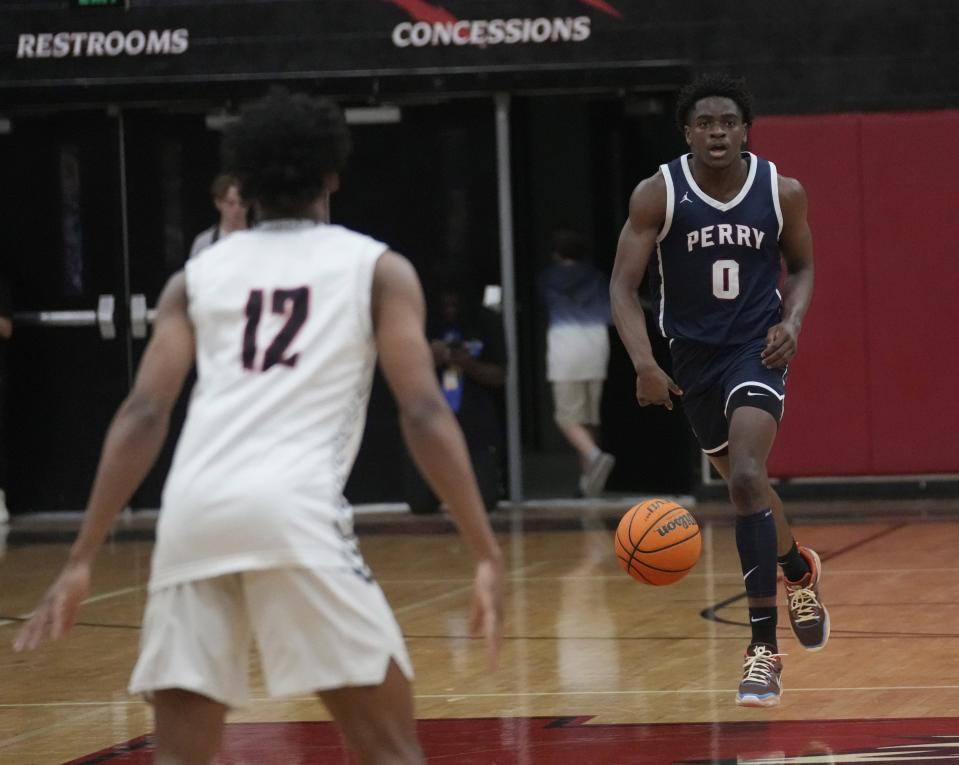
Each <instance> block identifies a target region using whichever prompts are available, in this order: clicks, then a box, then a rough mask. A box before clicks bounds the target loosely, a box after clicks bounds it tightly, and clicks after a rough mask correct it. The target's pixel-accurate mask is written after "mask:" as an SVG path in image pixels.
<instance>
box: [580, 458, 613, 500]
mask: <svg viewBox="0 0 959 765" xmlns="http://www.w3.org/2000/svg"><path fill="white" fill-rule="evenodd" d="M615 466H616V458H615V457H614V456H613V455H612V454H608V453H607V452H600V453H599V454H597V455H596V456H595V457H594V458H593V461H592V462H590V463H589V467H587V468H586V472H585V473H583V475H582V476H580V479H579V490H580V492H581V493H582V495H583V496H584V497H598V496H599V495H600V494H602V493H603V489H604V488H606V479H607V478H609V474H610V473H611V472H612V471H613V468H614V467H615Z"/></svg>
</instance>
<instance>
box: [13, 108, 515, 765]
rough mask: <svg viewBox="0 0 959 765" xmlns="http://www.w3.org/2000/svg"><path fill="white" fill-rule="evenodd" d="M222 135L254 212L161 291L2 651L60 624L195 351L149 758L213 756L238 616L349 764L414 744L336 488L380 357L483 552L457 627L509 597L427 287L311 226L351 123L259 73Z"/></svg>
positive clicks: (52, 632) (379, 608)
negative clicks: (332, 728)
mask: <svg viewBox="0 0 959 765" xmlns="http://www.w3.org/2000/svg"><path fill="white" fill-rule="evenodd" d="M224 144H225V148H226V152H225V154H226V157H227V164H228V165H229V168H230V170H233V171H235V172H236V174H237V176H238V178H239V179H240V183H241V187H242V189H243V193H244V196H245V197H246V198H247V199H250V200H251V201H253V202H254V203H255V206H256V210H257V220H258V221H259V223H258V225H257V226H256V227H255V228H254V229H252V230H248V231H238V232H236V233H234V234H232V235H231V236H230V237H228V238H225V239H222V240H221V241H219V242H217V243H216V244H214V245H213V246H212V247H210V248H208V249H206V250H204V251H203V252H202V253H201V254H200V255H198V256H197V257H194V258H191V259H190V260H189V261H188V262H187V265H186V267H185V269H184V271H182V272H180V273H177V274H176V275H174V276H173V277H172V279H171V280H170V282H169V283H168V284H167V286H166V288H165V289H164V291H163V294H162V295H161V297H160V302H159V306H158V309H157V319H156V324H155V326H154V330H153V336H152V338H151V340H150V343H149V345H148V346H147V349H146V351H145V353H144V356H143V360H142V362H141V363H140V368H139V371H138V373H137V379H136V382H135V384H134V386H133V390H132V392H131V393H130V395H129V396H128V398H127V400H126V401H125V402H124V403H123V404H122V405H121V407H120V409H119V411H118V412H117V414H116V417H115V418H114V420H113V423H112V424H111V426H110V430H109V432H108V433H107V437H106V442H105V443H104V447H103V453H102V456H101V459H100V465H99V468H98V471H97V475H96V479H95V481H94V485H93V489H92V492H91V495H90V500H89V504H88V507H87V512H86V515H85V517H84V522H83V527H82V529H81V531H80V534H79V537H78V539H77V541H76V542H75V543H74V545H73V547H72V549H71V552H70V556H69V559H68V561H67V563H66V565H65V566H64V569H63V572H62V573H61V575H60V576H59V577H58V579H57V580H56V581H55V582H54V584H53V585H52V586H51V588H50V589H49V590H48V592H47V594H46V595H45V597H44V598H43V600H42V601H41V603H40V605H39V606H38V608H37V610H36V612H35V613H34V614H33V616H32V617H31V618H30V619H29V620H28V621H27V623H26V624H25V625H24V627H23V628H22V630H21V631H20V633H19V635H18V637H17V639H16V642H15V648H16V650H18V651H20V650H31V649H34V648H36V647H38V646H39V645H40V644H42V643H43V642H45V641H47V640H55V639H57V638H59V637H62V636H63V635H64V634H65V633H66V632H68V631H69V630H70V628H71V627H72V625H73V623H74V620H75V619H76V615H77V610H78V608H79V606H80V604H81V602H82V601H83V599H84V598H85V596H86V593H87V592H88V591H89V587H90V576H91V570H92V567H93V562H94V559H95V556H96V553H97V550H98V549H99V547H100V545H101V544H102V542H103V540H104V538H105V537H106V535H107V533H108V532H109V530H110V528H111V525H112V522H113V520H114V518H115V517H116V515H117V514H118V513H119V512H120V510H121V509H122V508H123V507H124V506H125V505H126V503H127V502H128V500H129V499H130V497H131V495H132V494H133V492H134V491H135V489H136V488H137V486H138V484H139V483H140V481H141V480H142V479H143V477H144V476H145V475H146V474H147V472H148V471H149V469H150V467H151V465H152V464H153V462H154V460H155V459H156V457H157V455H158V454H159V451H160V449H161V447H162V446H163V442H164V439H165V436H166V432H167V425H168V422H169V417H170V410H171V409H172V407H173V405H174V403H175V402H176V400H177V396H178V395H179V392H180V388H181V387H182V385H183V381H184V379H185V377H186V375H187V373H188V372H189V371H190V369H191V367H192V366H193V364H194V360H196V365H197V374H198V382H197V385H196V387H195V388H194V389H193V394H192V397H191V399H190V410H189V413H188V415H187V419H186V424H185V426H184V429H183V433H182V435H181V437H180V441H179V443H178V444H177V451H176V457H175V459H174V463H173V467H172V468H171V471H170V474H169V476H168V478H167V482H166V485H165V487H164V491H163V507H162V508H161V511H160V520H159V522H158V526H157V543H156V546H155V548H154V552H153V561H152V568H151V574H150V583H149V597H148V600H147V606H146V612H145V614H144V625H143V631H142V636H141V647H140V657H139V660H138V662H137V666H136V669H135V670H134V673H133V678H132V680H131V683H130V691H131V692H132V693H142V694H144V695H145V696H146V697H147V698H148V699H149V700H150V701H151V702H152V703H153V706H154V712H155V717H156V734H155V736H154V740H155V744H156V757H155V762H156V763H158V764H160V765H200V764H201V763H202V764H205V763H209V762H212V761H213V759H214V757H215V754H216V752H217V750H218V749H219V745H220V739H221V737H222V733H223V724H224V717H225V714H226V711H227V709H229V708H231V707H238V706H246V705H247V704H248V703H249V688H248V680H247V665H248V657H249V648H250V644H251V642H252V640H253V638H254V636H255V639H256V643H257V646H258V648H259V652H260V656H261V664H262V668H263V675H264V679H265V682H266V686H267V690H268V692H269V693H270V695H273V696H276V695H283V696H287V695H303V694H307V693H309V694H316V695H317V696H318V697H319V698H320V699H322V701H323V703H324V704H325V705H326V707H327V708H328V709H329V710H330V713H331V714H332V715H333V718H334V719H335V720H336V722H337V724H338V725H339V726H340V728H341V730H342V731H343V733H344V735H345V737H346V739H347V741H348V742H349V744H350V746H351V747H352V748H353V750H354V751H355V752H356V755H357V758H358V760H359V761H360V762H362V763H367V764H375V765H379V764H380V763H396V764H397V765H399V763H403V765H419V764H420V763H422V762H424V758H423V753H422V751H421V749H420V746H419V743H418V741H417V739H416V726H415V721H414V717H413V697H412V692H411V685H410V678H411V675H412V670H411V667H410V661H409V657H408V655H407V652H406V648H405V646H404V645H403V638H402V634H401V632H400V629H399V625H398V624H397V623H396V620H395V619H394V617H393V615H392V613H391V611H390V609H389V605H388V604H387V602H386V599H385V597H384V596H383V593H382V591H381V590H380V588H379V585H378V584H377V583H376V582H375V581H374V580H373V578H372V576H371V574H370V571H369V569H367V567H366V565H365V563H364V562H363V559H362V556H361V555H360V552H359V549H358V546H357V541H356V538H355V536H354V534H353V531H352V527H353V524H352V510H351V508H350V506H349V504H348V503H347V502H346V500H345V499H344V497H343V494H342V491H343V486H344V484H345V483H346V478H347V476H348V474H349V471H350V468H351V466H352V464H353V460H354V458H355V456H356V452H357V449H358V448H359V443H360V438H361V436H362V433H363V425H364V420H365V416H366V405H367V401H368V399H369V392H370V384H371V381H372V375H373V367H374V365H375V363H376V360H377V356H378V357H379V365H380V368H381V369H382V371H383V373H384V376H385V377H386V380H387V382H388V383H389V385H390V388H391V390H392V391H393V394H394V396H395V398H396V401H397V408H398V410H399V416H400V423H401V426H402V430H403V434H404V436H405V438H406V442H407V445H408V446H409V448H410V451H411V453H412V455H413V457H414V459H415V461H416V463H417V465H419V467H420V469H421V470H422V471H423V473H424V475H425V476H426V478H427V480H428V481H429V482H430V484H431V486H432V488H433V490H434V491H435V492H436V494H437V495H438V496H440V497H441V498H442V499H443V500H444V501H445V502H446V503H447V506H448V507H449V511H450V514H451V516H452V517H453V518H454V520H455V521H456V523H457V525H458V527H459V530H460V533H461V535H462V537H463V540H464V542H465V543H466V546H467V547H468V548H469V549H470V551H471V552H472V553H473V555H474V557H475V558H476V570H475V572H476V573H475V579H474V589H473V593H474V607H473V628H474V631H475V633H476V634H478V635H480V634H481V635H483V636H484V637H485V638H486V643H487V647H488V649H489V651H490V658H491V659H495V653H496V650H497V648H498V646H499V641H500V620H501V614H502V597H503V595H502V593H503V562H502V555H501V553H500V550H499V546H498V545H497V542H496V539H495V538H494V537H493V533H492V530H491V528H490V525H489V521H488V519H487V517H486V510H485V508H484V507H483V503H482V500H481V498H480V493H479V489H478V488H477V485H476V479H475V477H474V475H473V471H472V470H471V468H470V461H469V454H468V452H467V450H466V445H465V442H464V439H463V434H462V432H461V431H460V429H459V427H458V425H457V422H456V419H455V418H454V416H453V413H452V412H451V411H450V408H449V406H448V405H447V403H446V401H445V400H444V398H443V394H442V393H441V392H440V389H439V386H438V384H437V380H436V373H435V371H434V366H433V358H432V354H431V352H430V347H429V344H428V343H427V340H426V336H425V334H424V321H425V308H424V302H423V294H422V291H421V289H420V284H419V281H418V279H417V277H416V272H415V271H414V270H413V267H412V266H411V265H410V264H409V262H408V261H407V260H405V259H404V258H402V257H401V256H399V255H397V254H396V253H394V252H391V251H390V250H389V248H388V247H387V246H386V245H385V244H383V243H381V242H377V241H375V240H373V239H371V238H370V237H367V236H364V235H362V234H358V233H356V232H353V231H350V230H348V229H345V228H343V227H341V226H334V225H326V224H325V221H326V220H327V219H328V212H329V207H328V199H329V195H330V193H331V192H333V191H334V190H335V189H336V188H337V185H338V183H339V172H340V170H341V169H342V167H343V165H344V163H345V161H346V157H347V154H348V151H349V144H350V142H349V134H348V132H347V127H346V123H345V121H344V119H343V115H342V112H341V111H340V109H339V108H338V107H337V106H335V105H334V104H332V103H330V102H328V101H323V100H319V99H313V98H309V97H306V96H301V95H290V94H288V93H286V92H285V91H274V92H273V93H271V94H270V95H268V96H266V97H265V98H263V99H261V100H260V101H257V102H255V103H254V104H252V105H250V106H248V107H247V108H246V109H244V111H243V114H242V117H241V119H240V121H239V123H238V124H237V125H236V126H234V127H232V128H231V129H230V131H229V132H228V133H227V135H226V137H225V139H224Z"/></svg>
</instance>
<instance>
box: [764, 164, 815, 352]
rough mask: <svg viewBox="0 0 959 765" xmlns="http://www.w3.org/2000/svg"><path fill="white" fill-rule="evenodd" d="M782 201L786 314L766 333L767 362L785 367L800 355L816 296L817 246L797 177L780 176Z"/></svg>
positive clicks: (782, 250)
mask: <svg viewBox="0 0 959 765" xmlns="http://www.w3.org/2000/svg"><path fill="white" fill-rule="evenodd" d="M779 203H780V206H781V207H782V211H783V231H782V234H781V235H780V237H779V249H780V251H781V252H782V256H783V260H784V261H785V262H786V281H785V284H784V285H783V318H782V321H781V322H780V323H779V324H776V325H775V326H772V327H770V328H769V331H768V332H767V333H766V347H765V349H764V350H763V353H762V359H763V364H764V365H765V366H767V367H770V368H783V367H785V366H786V365H787V364H788V363H789V362H790V361H791V360H792V358H793V357H794V356H795V355H796V351H797V350H798V343H799V330H800V329H801V328H802V321H803V317H805V315H806V311H807V310H808V308H809V303H810V301H811V300H812V290H813V277H814V269H813V254H812V252H813V247H812V232H811V231H810V230H809V221H808V220H807V218H806V212H807V209H808V201H807V199H806V192H805V190H804V189H803V187H802V185H800V183H799V181H797V180H795V179H794V178H785V177H783V176H779Z"/></svg>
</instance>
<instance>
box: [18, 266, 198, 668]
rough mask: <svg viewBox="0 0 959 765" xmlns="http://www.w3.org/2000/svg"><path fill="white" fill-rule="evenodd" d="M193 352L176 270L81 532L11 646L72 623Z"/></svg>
mask: <svg viewBox="0 0 959 765" xmlns="http://www.w3.org/2000/svg"><path fill="white" fill-rule="evenodd" d="M193 356H194V344H193V325H192V324H191V322H190V319H189V317H188V315H187V297H186V281H185V277H184V275H183V273H182V272H181V273H178V274H176V275H175V276H174V277H173V278H171V279H170V281H169V283H168V284H167V286H166V288H165V289H164V290H163V294H162V295H161V297H160V302H159V305H158V306H157V318H156V323H155V325H154V330H153V336H152V338H151V339H150V342H149V343H148V344H147V347H146V351H145V352H144V355H143V360H142V361H141V362H140V369H139V371H138V372H137V378H136V382H135V383H134V386H133V390H132V391H131V392H130V395H129V396H127V398H126V400H125V401H124V402H123V403H122V404H121V405H120V408H119V409H118V410H117V413H116V415H114V418H113V422H112V423H111V424H110V429H109V430H108V431H107V436H106V440H105V441H104V444H103V451H102V453H101V455H100V464H99V466H98V468H97V473H96V478H95V479H94V482H93V489H92V490H91V492H90V498H89V500H88V502H87V509H86V514H85V515H84V518H83V526H82V527H81V529H80V534H79V536H78V537H77V540H76V542H74V544H73V547H72V548H71V550H70V557H69V559H68V561H67V563H66V565H65V566H64V568H63V571H62V572H61V573H60V576H59V577H58V578H57V579H56V580H55V581H54V583H53V585H51V587H50V589H49V590H47V592H46V594H45V595H44V597H43V599H42V600H41V601H40V605H39V606H38V607H37V609H36V611H34V613H33V615H32V616H31V617H30V619H29V620H28V621H27V622H26V624H24V626H23V628H22V629H21V630H20V632H19V634H18V635H17V638H16V640H15V642H14V648H15V649H16V650H17V651H23V650H31V649H34V648H36V647H38V646H39V645H40V644H41V643H43V642H44V641H46V640H56V639H58V638H60V637H62V636H63V635H64V634H66V633H67V632H68V631H69V630H70V628H71V627H72V626H73V622H74V621H75V619H76V615H77V610H78V609H79V607H80V603H81V601H82V600H83V599H84V597H85V596H86V594H87V591H88V590H89V585H90V572H91V570H92V567H93V561H94V558H95V556H96V553H97V550H98V549H99V548H100V545H101V544H102V543H103V540H104V538H105V537H106V535H107V532H108V531H109V530H110V527H111V526H112V524H113V521H114V519H115V518H116V516H117V514H118V513H119V512H120V511H121V510H122V509H123V508H124V507H125V506H126V504H127V502H128V501H129V500H130V497H131V496H133V492H134V491H136V489H137V487H138V486H139V485H140V482H141V481H142V480H143V478H144V477H145V476H146V474H147V472H148V471H149V470H150V468H151V467H152V466H153V463H154V461H155V460H156V458H157V455H158V454H159V453H160V449H161V448H162V447H163V442H164V440H165V439H166V434H167V426H168V424H169V419H170V411H171V409H172V408H173V405H174V404H175V403H176V400H177V396H178V395H179V393H180V389H181V388H182V387H183V380H184V379H185V378H186V375H187V373H188V372H189V371H190V368H191V367H192V365H193Z"/></svg>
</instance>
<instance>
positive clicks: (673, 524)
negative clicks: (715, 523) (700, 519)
mask: <svg viewBox="0 0 959 765" xmlns="http://www.w3.org/2000/svg"><path fill="white" fill-rule="evenodd" d="M696 525H698V524H697V523H696V519H695V518H693V516H691V515H689V514H688V513H687V514H686V515H681V516H679V517H678V518H673V519H672V520H671V521H670V522H669V523H664V524H663V525H662V526H660V527H659V528H658V529H656V533H657V534H659V536H661V537H664V536H666V535H667V534H668V533H669V532H670V531H673V530H674V529H677V528H679V527H680V526H681V527H682V528H684V529H688V528H689V527H690V526H696Z"/></svg>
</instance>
